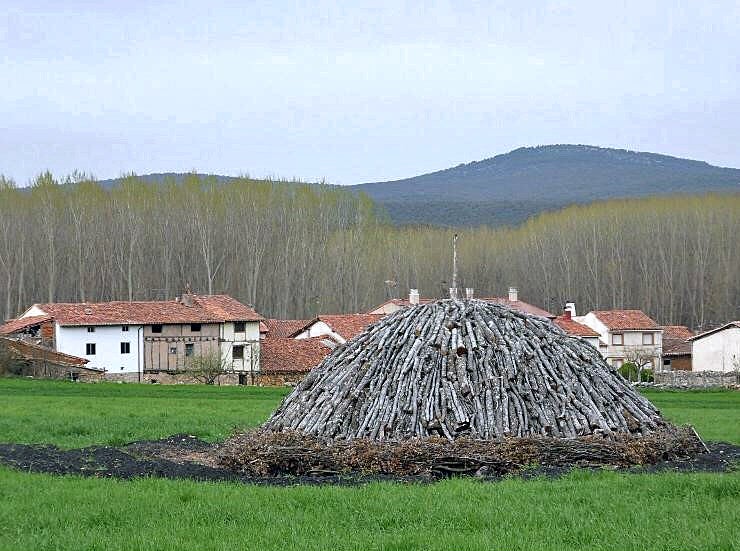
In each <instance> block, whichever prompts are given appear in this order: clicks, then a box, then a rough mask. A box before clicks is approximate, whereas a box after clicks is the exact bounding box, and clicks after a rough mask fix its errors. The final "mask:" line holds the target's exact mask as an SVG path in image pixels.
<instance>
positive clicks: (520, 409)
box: [263, 300, 665, 440]
mask: <svg viewBox="0 0 740 551" xmlns="http://www.w3.org/2000/svg"><path fill="white" fill-rule="evenodd" d="M664 426H665V423H664V422H663V420H662V419H661V417H660V414H659V412H658V411H657V410H656V409H655V407H654V406H653V405H652V404H651V403H650V402H649V401H648V400H647V399H645V398H643V397H642V396H641V395H640V394H639V393H638V392H636V391H635V390H634V389H633V388H632V387H631V385H630V384H629V383H628V382H627V381H626V380H625V379H624V378H622V377H621V376H620V375H619V374H618V373H617V372H616V371H615V370H614V368H612V367H611V366H609V365H608V364H607V363H606V362H605V361H604V360H603V358H602V357H601V355H600V354H599V352H598V351H597V350H596V349H595V348H593V347H592V346H591V345H589V344H587V343H586V342H584V341H581V340H578V339H575V338H572V337H569V336H567V335H566V334H565V333H563V332H562V331H561V330H560V329H559V328H558V327H556V326H555V325H553V324H552V323H550V322H549V320H546V319H544V318H539V317H536V316H532V315H528V314H523V313H520V312H516V311H513V310H510V309H508V308H506V307H504V306H499V305H496V304H490V303H487V302H483V301H479V300H466V301H458V300H440V301H437V302H434V303H430V304H425V305H420V306H415V307H411V308H406V309H404V310H401V311H399V312H396V313H395V314H392V315H390V316H387V317H386V318H383V319H382V320H380V321H379V322H377V323H375V324H374V325H372V326H370V327H369V328H368V329H367V330H366V331H365V332H364V333H362V334H360V335H358V336H357V337H355V338H354V339H352V340H351V341H349V342H348V343H346V344H345V345H344V346H341V347H338V348H337V349H335V350H334V352H333V353H332V354H331V355H330V356H328V357H327V358H326V359H325V360H324V361H323V362H322V363H321V364H320V365H319V366H317V367H316V368H315V369H314V370H313V371H312V372H311V373H310V374H309V375H308V376H307V377H306V379H304V380H303V381H302V382H301V383H300V384H299V385H298V386H297V387H296V388H295V389H294V390H293V392H292V393H291V394H290V395H289V396H288V397H287V398H286V399H285V400H284V401H283V403H282V404H281V405H280V407H279V408H278V410H277V411H276V412H275V413H274V414H273V416H272V417H271V418H270V419H269V420H268V421H267V423H266V424H265V425H264V426H263V428H264V429H266V430H271V431H282V430H295V431H298V432H300V433H303V434H307V435H313V436H318V437H324V438H331V439H354V438H369V439H372V440H403V439H406V438H409V437H428V436H443V437H445V438H447V439H448V440H454V439H455V438H457V437H459V436H465V437H467V438H474V439H498V438H501V437H506V436H519V437H528V436H554V437H562V438H572V437H576V436H583V435H588V434H599V435H604V436H613V435H615V434H619V433H632V434H646V433H650V432H653V431H655V430H657V429H660V428H662V427H664Z"/></svg>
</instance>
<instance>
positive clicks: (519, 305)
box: [481, 297, 555, 319]
mask: <svg viewBox="0 0 740 551" xmlns="http://www.w3.org/2000/svg"><path fill="white" fill-rule="evenodd" d="M481 300H485V301H486V302H492V303H494V304H500V305H501V306H506V307H508V308H511V309H512V310H517V311H519V312H524V313H525V314H533V315H535V316H540V317H542V318H550V319H555V314H551V313H550V312H548V311H547V310H543V309H542V308H540V307H539V306H535V305H534V304H529V303H528V302H524V301H522V300H509V299H508V298H506V297H487V298H482V299H481Z"/></svg>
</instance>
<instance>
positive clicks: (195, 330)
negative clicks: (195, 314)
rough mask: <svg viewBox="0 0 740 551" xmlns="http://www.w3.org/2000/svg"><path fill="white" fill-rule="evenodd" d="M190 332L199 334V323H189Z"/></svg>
mask: <svg viewBox="0 0 740 551" xmlns="http://www.w3.org/2000/svg"><path fill="white" fill-rule="evenodd" d="M190 331H191V332H193V333H200V323H191V324H190Z"/></svg>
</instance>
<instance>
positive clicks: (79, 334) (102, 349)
mask: <svg viewBox="0 0 740 551" xmlns="http://www.w3.org/2000/svg"><path fill="white" fill-rule="evenodd" d="M123 327H124V326H122V325H97V326H95V331H94V332H93V333H90V332H88V330H87V327H85V326H82V327H78V326H60V325H59V324H56V325H55V335H54V338H55V341H56V349H57V351H59V352H63V353H65V354H71V355H72V356H78V357H80V358H85V359H87V360H88V362H89V363H88V365H89V366H90V367H97V368H102V369H105V370H106V371H110V372H113V373H131V372H134V373H135V372H137V371H138V369H139V352H140V349H141V332H140V331H139V328H140V326H138V325H129V326H128V331H123V329H122V328H123ZM122 342H128V343H130V352H129V353H128V354H121V343H122ZM87 343H95V354H94V355H87V354H86V353H85V352H86V346H85V345H86V344H87Z"/></svg>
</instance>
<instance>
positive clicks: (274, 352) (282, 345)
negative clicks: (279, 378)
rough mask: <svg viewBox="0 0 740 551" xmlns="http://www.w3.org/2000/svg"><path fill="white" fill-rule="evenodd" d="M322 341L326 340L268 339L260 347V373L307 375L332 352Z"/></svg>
mask: <svg viewBox="0 0 740 551" xmlns="http://www.w3.org/2000/svg"><path fill="white" fill-rule="evenodd" d="M324 340H326V339H325V338H321V337H314V338H312V339H289V338H282V337H280V338H276V337H268V338H266V339H265V340H264V341H262V345H261V346H260V371H261V372H263V373H274V372H285V371H296V372H302V373H308V372H309V371H311V369H313V368H314V367H316V366H317V365H319V364H320V363H321V361H322V360H323V359H324V358H326V356H328V355H329V354H330V353H331V351H332V349H331V348H330V347H329V346H327V345H326V344H324V343H323V342H322V341H324Z"/></svg>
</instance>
